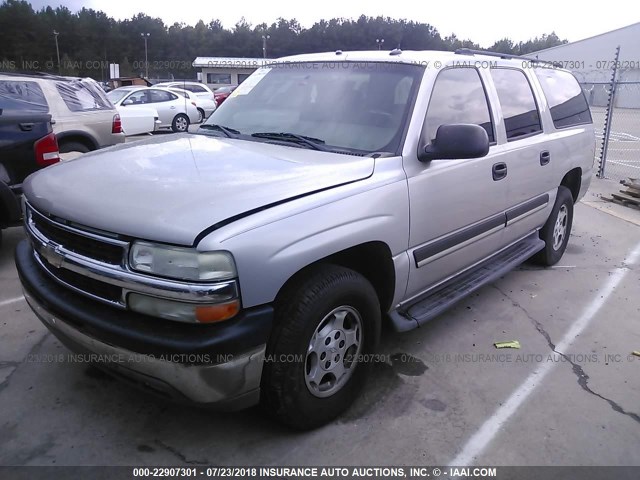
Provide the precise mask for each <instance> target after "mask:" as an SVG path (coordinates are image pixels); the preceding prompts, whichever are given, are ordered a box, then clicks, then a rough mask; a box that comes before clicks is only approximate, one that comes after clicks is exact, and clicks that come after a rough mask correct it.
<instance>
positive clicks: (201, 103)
mask: <svg viewBox="0 0 640 480" xmlns="http://www.w3.org/2000/svg"><path fill="white" fill-rule="evenodd" d="M168 90H169V91H170V92H173V93H177V94H178V95H180V96H181V97H184V98H186V99H187V100H189V102H191V104H192V105H194V106H195V107H196V108H197V109H198V113H199V117H198V123H202V122H204V121H205V120H206V119H207V118H209V115H211V114H212V113H213V112H214V111H215V110H216V102H214V101H213V100H211V99H210V98H203V97H198V96H197V95H196V94H194V93H193V92H190V91H189V90H183V89H182V88H174V87H168Z"/></svg>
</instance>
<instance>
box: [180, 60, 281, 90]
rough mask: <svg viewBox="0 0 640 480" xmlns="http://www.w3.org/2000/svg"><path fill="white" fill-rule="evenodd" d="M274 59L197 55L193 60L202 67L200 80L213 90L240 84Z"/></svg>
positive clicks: (197, 66)
mask: <svg viewBox="0 0 640 480" xmlns="http://www.w3.org/2000/svg"><path fill="white" fill-rule="evenodd" d="M269 61H271V62H273V60H269V59H265V58H245V57H237V58H236V57H197V58H196V59H195V60H194V61H193V64H192V65H193V66H194V67H195V68H200V69H201V71H199V72H198V80H199V81H200V82H201V83H204V84H206V85H208V86H209V88H211V89H212V90H215V89H216V88H220V87H228V86H230V85H240V84H241V83H242V82H244V81H245V80H246V78H247V77H248V76H249V75H251V74H252V73H253V72H254V71H256V70H257V69H258V68H260V67H262V66H263V65H265V64H267V63H268V62H269Z"/></svg>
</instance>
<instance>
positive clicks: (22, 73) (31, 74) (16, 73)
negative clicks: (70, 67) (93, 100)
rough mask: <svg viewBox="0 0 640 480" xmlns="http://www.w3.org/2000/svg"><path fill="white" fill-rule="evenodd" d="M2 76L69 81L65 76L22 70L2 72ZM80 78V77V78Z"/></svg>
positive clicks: (0, 72)
mask: <svg viewBox="0 0 640 480" xmlns="http://www.w3.org/2000/svg"><path fill="white" fill-rule="evenodd" d="M0 74H1V75H8V76H14V77H32V78H49V79H54V80H66V81H69V77H65V76H63V75H57V74H55V73H49V72H40V71H32V70H29V71H20V70H17V71H16V70H13V71H11V72H2V71H0ZM78 78H79V77H78Z"/></svg>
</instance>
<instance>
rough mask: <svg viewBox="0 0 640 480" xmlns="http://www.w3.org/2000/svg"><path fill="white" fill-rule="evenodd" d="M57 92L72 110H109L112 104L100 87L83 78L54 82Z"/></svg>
mask: <svg viewBox="0 0 640 480" xmlns="http://www.w3.org/2000/svg"><path fill="white" fill-rule="evenodd" d="M56 88H57V89H58V93H60V96H61V97H62V100H64V103H65V104H66V105H67V108H68V109H69V110H71V111H72V112H88V111H93V110H111V109H112V108H113V106H112V105H111V102H109V100H108V99H107V97H106V96H105V94H104V93H103V92H100V91H99V90H100V87H99V86H97V85H93V84H92V83H91V82H88V81H85V80H74V81H69V82H56Z"/></svg>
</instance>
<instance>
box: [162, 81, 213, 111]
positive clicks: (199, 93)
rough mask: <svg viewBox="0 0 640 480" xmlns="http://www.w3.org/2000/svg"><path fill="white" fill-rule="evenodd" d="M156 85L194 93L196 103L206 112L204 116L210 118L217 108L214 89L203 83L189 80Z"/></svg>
mask: <svg viewBox="0 0 640 480" xmlns="http://www.w3.org/2000/svg"><path fill="white" fill-rule="evenodd" d="M154 86H156V87H163V88H180V89H182V90H187V91H189V92H191V93H193V94H194V95H195V96H196V97H197V100H196V103H197V104H198V109H199V110H201V111H202V113H203V114H204V118H205V119H206V118H208V117H209V115H211V114H212V113H213V111H214V110H215V109H216V106H217V104H216V99H215V97H214V95H213V91H212V90H211V89H210V88H209V87H208V86H207V85H204V84H203V83H200V82H189V81H173V82H160V83H156V84H155V85H154Z"/></svg>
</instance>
